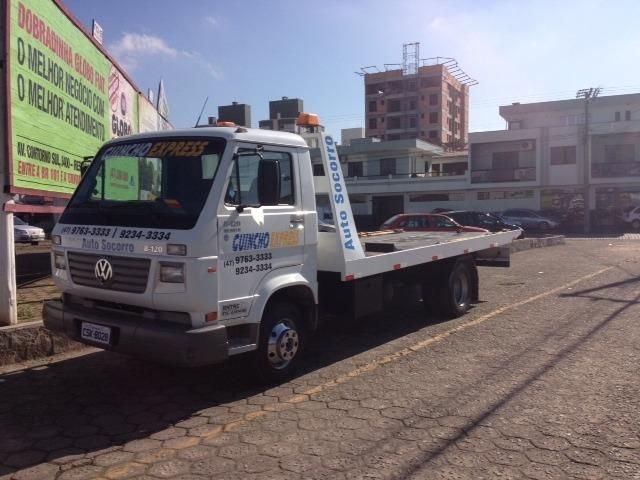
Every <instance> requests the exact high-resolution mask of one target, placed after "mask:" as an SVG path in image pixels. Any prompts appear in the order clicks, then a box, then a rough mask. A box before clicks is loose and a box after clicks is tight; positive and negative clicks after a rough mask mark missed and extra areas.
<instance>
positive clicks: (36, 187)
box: [7, 0, 140, 196]
mask: <svg viewBox="0 0 640 480" xmlns="http://www.w3.org/2000/svg"><path fill="white" fill-rule="evenodd" d="M9 1H10V5H9V19H8V20H9V39H10V41H9V62H8V63H9V68H8V70H7V75H8V78H7V82H8V84H9V86H10V87H9V98H8V105H9V109H10V117H9V118H10V129H9V130H10V131H9V135H10V136H9V144H10V152H9V171H10V173H11V178H10V185H9V187H10V191H11V192H14V193H47V194H50V195H58V196H68V195H70V194H71V193H73V190H74V189H75V186H76V185H77V183H78V181H79V179H80V163H81V162H82V159H83V157H86V156H92V155H94V154H95V153H96V151H97V150H98V148H99V147H100V145H102V144H103V143H104V142H105V141H107V140H109V139H111V138H113V137H117V136H122V135H128V134H131V133H136V132H137V131H138V130H139V118H138V117H139V112H138V102H139V97H140V95H139V93H138V92H137V91H136V89H135V88H134V87H133V86H132V85H131V83H130V82H128V81H127V79H126V77H125V75H124V74H123V73H122V71H120V69H119V68H118V67H117V66H116V65H114V64H113V63H112V62H111V61H110V59H109V58H108V57H107V55H106V54H105V53H104V52H103V50H101V48H100V47H99V46H98V45H97V44H96V43H95V42H94V40H93V39H92V38H90V37H89V36H88V35H87V34H86V33H85V32H84V31H83V30H82V29H81V28H80V27H79V26H78V25H76V24H75V23H74V21H73V20H71V19H70V18H69V16H68V15H67V14H66V13H65V12H64V11H63V10H62V9H61V8H60V7H59V6H58V5H57V4H56V2H54V1H53V0H9Z"/></svg>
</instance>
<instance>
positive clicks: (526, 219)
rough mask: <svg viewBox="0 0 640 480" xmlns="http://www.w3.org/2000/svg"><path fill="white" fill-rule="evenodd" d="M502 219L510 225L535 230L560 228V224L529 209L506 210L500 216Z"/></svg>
mask: <svg viewBox="0 0 640 480" xmlns="http://www.w3.org/2000/svg"><path fill="white" fill-rule="evenodd" d="M500 218H502V220H504V221H505V222H508V223H515V224H517V225H521V226H522V228H531V229H534V230H549V229H550V228H558V227H559V226H560V222H559V221H557V220H555V219H553V218H549V217H545V216H544V215H542V214H540V213H538V212H536V211H534V210H529V209H527V208H512V209H509V210H505V211H504V212H502V213H501V214H500Z"/></svg>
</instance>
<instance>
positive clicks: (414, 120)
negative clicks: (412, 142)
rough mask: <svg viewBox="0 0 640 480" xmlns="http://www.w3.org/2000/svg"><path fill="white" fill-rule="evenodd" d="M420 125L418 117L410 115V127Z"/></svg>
mask: <svg viewBox="0 0 640 480" xmlns="http://www.w3.org/2000/svg"><path fill="white" fill-rule="evenodd" d="M417 126H418V119H417V118H416V117H409V128H416V127H417Z"/></svg>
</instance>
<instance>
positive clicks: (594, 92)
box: [576, 88, 600, 233]
mask: <svg viewBox="0 0 640 480" xmlns="http://www.w3.org/2000/svg"><path fill="white" fill-rule="evenodd" d="M599 94H600V88H583V89H582V90H578V92H577V93H576V98H584V135H583V140H582V141H583V144H582V154H583V155H582V158H583V161H582V167H583V168H582V174H583V175H582V178H583V180H582V185H583V189H584V193H583V195H584V233H589V232H590V231H591V192H590V188H589V186H590V183H591V181H590V173H591V134H590V133H591V132H590V131H589V104H590V103H591V100H592V99H594V98H596V97H597V96H598V95H599Z"/></svg>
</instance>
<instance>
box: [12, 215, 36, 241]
mask: <svg viewBox="0 0 640 480" xmlns="http://www.w3.org/2000/svg"><path fill="white" fill-rule="evenodd" d="M13 239H14V242H16V243H31V244H32V245H37V244H38V242H41V241H42V240H44V230H43V229H41V228H39V227H34V226H32V225H29V224H28V223H27V222H25V221H24V220H22V219H20V218H18V217H14V219H13Z"/></svg>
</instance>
